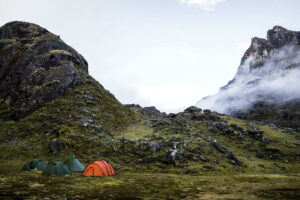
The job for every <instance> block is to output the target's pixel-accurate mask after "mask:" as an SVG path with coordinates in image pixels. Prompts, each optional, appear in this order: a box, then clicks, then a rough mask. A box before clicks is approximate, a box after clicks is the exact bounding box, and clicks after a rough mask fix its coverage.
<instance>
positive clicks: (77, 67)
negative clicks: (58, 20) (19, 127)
mask: <svg viewBox="0 0 300 200" xmlns="http://www.w3.org/2000/svg"><path fill="white" fill-rule="evenodd" d="M0 66H1V68H0V102H1V105H2V106H3V105H4V106H5V107H6V108H9V110H5V109H3V107H1V108H2V109H1V111H2V112H1V114H0V117H1V116H5V117H12V118H14V119H20V118H22V117H24V116H26V115H28V114H29V113H31V112H33V111H34V110H36V109H38V108H40V107H41V106H42V105H43V104H44V103H45V102H48V101H51V100H53V99H55V98H56V97H59V96H61V95H63V94H64V93H65V92H66V91H67V89H68V88H71V87H74V86H76V85H79V84H81V83H82V80H83V76H84V75H86V74H87V73H88V63H87V62H86V60H85V59H84V58H83V57H82V56H81V55H80V54H79V53H77V52H76V51H75V50H74V49H73V48H71V47H69V46H68V45H66V44H65V43H64V42H63V41H62V40H61V39H60V38H59V36H57V35H54V34H52V33H50V32H49V31H47V30H46V29H44V28H42V27H39V26H37V25H35V24H30V23H25V22H11V23H8V24H6V25H4V26H2V27H1V28H0ZM3 110H5V111H3Z"/></svg>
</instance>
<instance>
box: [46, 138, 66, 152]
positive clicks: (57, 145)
mask: <svg viewBox="0 0 300 200" xmlns="http://www.w3.org/2000/svg"><path fill="white" fill-rule="evenodd" d="M63 149H65V143H64V142H62V141H59V140H57V139H56V138H54V139H53V140H52V141H51V142H50V143H49V145H48V150H49V152H50V153H53V154H56V153H57V152H59V151H60V150H63Z"/></svg>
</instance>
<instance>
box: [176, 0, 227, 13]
mask: <svg viewBox="0 0 300 200" xmlns="http://www.w3.org/2000/svg"><path fill="white" fill-rule="evenodd" d="M224 1H226V0H180V3H182V4H187V5H191V6H196V7H198V8H200V9H202V10H205V11H210V10H213V9H214V7H215V6H216V5H217V4H219V3H222V2H224Z"/></svg>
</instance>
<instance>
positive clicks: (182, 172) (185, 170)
mask: <svg viewBox="0 0 300 200" xmlns="http://www.w3.org/2000/svg"><path fill="white" fill-rule="evenodd" d="M189 173H191V170H190V168H186V169H184V170H182V171H181V172H180V174H189Z"/></svg>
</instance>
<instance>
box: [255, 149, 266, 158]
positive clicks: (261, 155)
mask: <svg viewBox="0 0 300 200" xmlns="http://www.w3.org/2000/svg"><path fill="white" fill-rule="evenodd" d="M256 157H258V158H264V157H265V156H264V154H263V153H262V152H261V150H260V149H256Z"/></svg>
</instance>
